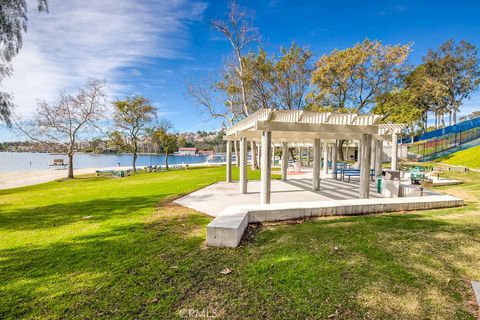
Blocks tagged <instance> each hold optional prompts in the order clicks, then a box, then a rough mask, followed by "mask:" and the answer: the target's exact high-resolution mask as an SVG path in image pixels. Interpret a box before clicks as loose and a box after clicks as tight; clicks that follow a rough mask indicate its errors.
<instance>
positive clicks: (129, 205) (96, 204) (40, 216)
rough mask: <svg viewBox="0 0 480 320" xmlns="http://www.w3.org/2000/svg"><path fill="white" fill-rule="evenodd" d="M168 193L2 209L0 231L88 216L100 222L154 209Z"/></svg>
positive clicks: (45, 226)
mask: <svg viewBox="0 0 480 320" xmlns="http://www.w3.org/2000/svg"><path fill="white" fill-rule="evenodd" d="M166 196H168V194H157V195H154V196H150V197H125V198H101V199H95V200H91V201H80V202H69V203H65V204H53V205H48V206H39V207H33V208H20V209H14V210H0V230H1V229H4V230H28V229H42V228H51V227H59V226H63V225H67V224H70V223H75V222H78V221H82V220H85V219H89V220H90V221H92V222H99V221H104V220H107V219H110V218H112V217H118V216H119V215H127V214H128V215H132V214H135V213H136V212H138V211H140V210H142V209H146V208H152V207H153V206H154V204H155V203H156V202H157V201H158V199H159V198H163V197H166Z"/></svg>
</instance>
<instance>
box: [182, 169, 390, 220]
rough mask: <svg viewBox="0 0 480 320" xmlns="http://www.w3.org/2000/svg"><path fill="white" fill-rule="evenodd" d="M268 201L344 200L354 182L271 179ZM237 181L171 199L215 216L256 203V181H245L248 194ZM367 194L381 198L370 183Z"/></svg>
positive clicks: (355, 194)
mask: <svg viewBox="0 0 480 320" xmlns="http://www.w3.org/2000/svg"><path fill="white" fill-rule="evenodd" d="M271 188H272V193H271V203H272V204H278V203H289V202H297V203H299V202H311V201H330V200H347V199H356V198H358V192H359V191H358V190H359V186H358V181H355V180H352V181H351V182H343V181H337V180H335V179H322V180H321V182H320V191H311V180H310V179H308V178H303V177H299V178H294V179H290V180H288V181H280V180H273V181H272V185H271ZM238 190H239V185H238V183H237V182H234V183H227V182H218V183H215V184H212V185H210V186H208V187H205V188H203V189H200V190H198V191H195V192H193V193H190V194H188V195H186V196H184V197H182V198H179V199H177V200H175V201H174V202H175V203H176V204H179V205H182V206H184V207H188V208H191V209H194V210H196V211H199V212H202V213H205V214H208V215H210V216H213V217H216V216H218V215H219V214H220V213H222V212H223V211H224V210H225V209H226V208H228V207H230V206H239V205H255V204H259V203H260V181H251V182H249V183H248V193H247V194H240V193H239V191H238ZM370 197H371V198H382V197H383V196H382V195H381V194H379V193H377V192H376V190H375V185H374V183H371V184H370Z"/></svg>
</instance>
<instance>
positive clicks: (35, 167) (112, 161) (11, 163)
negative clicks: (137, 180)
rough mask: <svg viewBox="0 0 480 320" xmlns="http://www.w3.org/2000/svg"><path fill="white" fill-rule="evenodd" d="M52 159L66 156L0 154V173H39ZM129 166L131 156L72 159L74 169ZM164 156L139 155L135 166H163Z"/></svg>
mask: <svg viewBox="0 0 480 320" xmlns="http://www.w3.org/2000/svg"><path fill="white" fill-rule="evenodd" d="M53 159H64V162H65V163H67V162H68V157H67V156H66V155H59V154H48V153H29V152H0V172H17V171H39V170H48V169H52V170H53V168H52V167H51V166H49V165H50V164H51V163H52V162H53ZM205 161H207V159H206V157H204V156H177V155H170V156H168V163H169V164H183V163H184V164H191V163H202V162H205ZM118 164H120V166H131V165H132V155H129V154H91V153H76V154H75V155H74V157H73V165H74V168H77V169H81V168H101V167H115V166H118ZM164 164H165V156H164V155H157V154H152V155H150V154H141V155H138V158H137V166H139V167H141V166H150V165H164Z"/></svg>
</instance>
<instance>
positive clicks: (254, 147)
mask: <svg viewBox="0 0 480 320" xmlns="http://www.w3.org/2000/svg"><path fill="white" fill-rule="evenodd" d="M250 149H251V150H252V163H251V164H252V170H257V169H258V161H257V144H256V143H255V141H250Z"/></svg>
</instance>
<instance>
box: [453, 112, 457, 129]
mask: <svg viewBox="0 0 480 320" xmlns="http://www.w3.org/2000/svg"><path fill="white" fill-rule="evenodd" d="M453 124H454V125H455V124H457V108H455V109H454V110H453Z"/></svg>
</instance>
